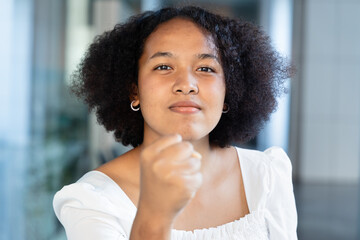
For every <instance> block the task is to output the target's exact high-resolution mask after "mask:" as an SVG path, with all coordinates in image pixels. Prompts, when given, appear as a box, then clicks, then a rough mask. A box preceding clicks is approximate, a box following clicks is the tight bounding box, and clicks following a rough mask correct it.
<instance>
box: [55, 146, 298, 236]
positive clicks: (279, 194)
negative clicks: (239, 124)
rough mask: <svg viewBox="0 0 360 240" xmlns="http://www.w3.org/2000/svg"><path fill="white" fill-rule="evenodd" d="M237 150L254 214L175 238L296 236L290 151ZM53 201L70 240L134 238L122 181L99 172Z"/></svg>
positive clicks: (65, 189)
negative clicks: (287, 153) (121, 185)
mask: <svg viewBox="0 0 360 240" xmlns="http://www.w3.org/2000/svg"><path fill="white" fill-rule="evenodd" d="M237 153H238V158H239V162H240V166H241V172H242V177H243V182H244V187H245V194H246V199H247V203H248V207H249V211H250V213H249V214H248V215H246V216H245V217H243V218H240V219H238V220H236V221H233V222H230V223H226V224H224V225H221V226H218V227H214V228H206V229H196V230H194V231H183V230H175V229H173V230H172V232H171V239H172V240H185V239H186V240H200V239H211V240H215V239H216V240H220V239H221V240H250V239H251V240H255V239H256V240H262V239H270V240H285V239H286V240H293V239H297V234H296V228H297V213H296V206H295V199H294V193H293V186H292V178H291V171H292V170H291V162H290V160H289V158H288V157H287V155H286V153H285V152H284V151H283V150H282V149H281V148H278V147H272V148H269V149H267V150H265V151H264V152H260V151H255V150H246V149H241V148H237ZM53 205H54V210H55V214H56V216H57V217H58V219H59V220H60V222H61V223H62V225H63V226H64V228H65V231H66V235H67V237H68V240H83V239H86V240H99V239H101V240H126V239H129V237H130V232H131V226H132V223H133V220H134V218H135V215H136V211H137V209H136V207H135V205H134V204H133V203H132V201H131V200H130V199H129V198H128V196H127V195H126V194H125V193H124V191H122V189H121V188H120V187H119V185H117V184H116V183H115V182H114V181H113V180H112V179H111V178H110V177H108V176H107V175H105V174H104V173H102V172H99V171H90V172H88V173H87V174H85V175H84V176H83V177H82V178H81V179H79V180H78V181H77V182H76V183H73V184H71V185H68V186H65V187H63V188H62V189H61V190H60V191H59V192H57V193H56V195H55V197H54V202H53ZM224 208H226V206H224Z"/></svg>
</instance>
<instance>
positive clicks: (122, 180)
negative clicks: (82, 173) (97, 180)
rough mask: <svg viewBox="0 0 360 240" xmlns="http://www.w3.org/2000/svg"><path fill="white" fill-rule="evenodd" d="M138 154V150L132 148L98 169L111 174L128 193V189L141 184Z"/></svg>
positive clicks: (108, 174)
mask: <svg viewBox="0 0 360 240" xmlns="http://www.w3.org/2000/svg"><path fill="white" fill-rule="evenodd" d="M138 156H139V155H138V150H137V149H132V150H130V151H128V152H126V153H124V154H123V155H121V156H119V157H117V158H115V159H113V160H111V161H110V162H108V163H105V164H104V165H101V166H100V167H98V168H97V169H96V170H97V171H100V172H102V173H104V174H106V175H107V176H109V177H110V178H111V179H112V180H113V181H114V182H115V183H117V184H118V185H119V186H120V187H121V188H122V189H123V190H124V191H125V193H126V190H127V189H133V188H138V186H139V180H140V165H139V160H138ZM131 191H133V190H131Z"/></svg>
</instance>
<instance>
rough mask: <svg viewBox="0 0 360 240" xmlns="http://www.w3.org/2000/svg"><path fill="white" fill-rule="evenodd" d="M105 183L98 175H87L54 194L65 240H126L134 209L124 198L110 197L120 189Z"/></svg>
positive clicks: (94, 173) (93, 173)
mask: <svg viewBox="0 0 360 240" xmlns="http://www.w3.org/2000/svg"><path fill="white" fill-rule="evenodd" d="M107 180H108V179H106V177H105V176H103V175H101V174H100V173H99V172H90V173H87V174H86V175H84V176H83V178H82V179H80V180H79V181H78V182H76V183H74V184H71V185H68V186H65V187H64V188H63V189H61V190H60V191H59V192H57V193H56V195H55V197H54V201H53V207H54V211H55V214H56V216H57V217H58V219H59V221H60V222H61V224H62V225H63V226H64V228H65V231H66V236H67V239H68V240H83V239H87V240H98V239H102V240H125V239H129V235H130V230H131V225H132V221H133V219H134V217H135V211H134V210H135V209H134V208H135V206H132V205H131V204H130V203H129V201H130V200H129V199H127V197H126V196H125V195H124V196H121V195H119V194H113V193H112V192H113V191H117V192H118V191H119V189H114V187H115V186H112V183H111V182H110V185H109V184H106V182H107ZM108 183H109V182H108ZM109 195H111V196H116V197H115V198H114V199H110V198H108V197H107V196H109Z"/></svg>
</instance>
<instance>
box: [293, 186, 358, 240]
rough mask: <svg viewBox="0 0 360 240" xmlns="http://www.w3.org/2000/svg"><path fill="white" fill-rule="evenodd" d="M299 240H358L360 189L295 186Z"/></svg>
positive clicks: (355, 187) (351, 187) (356, 187)
mask: <svg viewBox="0 0 360 240" xmlns="http://www.w3.org/2000/svg"><path fill="white" fill-rule="evenodd" d="M294 192H295V198H296V205H297V210H298V219H299V224H298V238H299V240H325V239H326V240H356V239H360V233H359V227H360V222H359V213H360V212H359V204H360V202H359V186H358V185H349V184H295V185H294Z"/></svg>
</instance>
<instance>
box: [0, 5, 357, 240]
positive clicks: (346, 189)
mask: <svg viewBox="0 0 360 240" xmlns="http://www.w3.org/2000/svg"><path fill="white" fill-rule="evenodd" d="M185 3H186V4H196V5H199V6H205V7H207V8H208V9H210V10H213V11H215V12H217V13H221V14H225V15H229V16H233V17H234V16H235V17H242V18H244V19H247V20H250V21H253V22H255V23H257V24H260V25H262V26H263V29H264V30H265V31H266V32H267V33H268V34H269V35H270V36H271V39H272V42H273V45H274V47H275V48H276V49H278V51H279V52H280V53H281V54H282V55H284V56H287V57H288V58H289V59H291V60H292V62H293V63H294V64H295V66H296V67H297V74H296V76H295V77H294V78H293V79H291V80H288V81H287V86H288V89H289V91H288V94H287V95H286V96H284V97H282V98H281V99H280V104H279V110H278V112H277V113H276V114H274V115H273V116H272V118H271V121H270V122H269V124H268V125H266V127H265V128H264V130H263V131H262V132H261V133H260V134H259V136H258V137H257V138H256V139H254V140H253V141H251V142H250V143H248V144H246V145H244V147H249V148H254V149H260V150H264V149H265V148H267V147H269V146H271V145H279V146H281V147H283V148H284V149H285V150H286V151H287V153H288V154H289V156H290V158H291V160H292V163H293V176H294V184H295V185H294V186H295V188H294V191H295V195H296V203H297V209H298V215H299V225H298V236H299V239H300V240H312V239H314V240H315V239H316V240H322V239H326V240H333V239H334V240H335V239H336V240H339V239H341V240H347V239H349V240H350V239H360V234H359V231H360V222H359V214H360V211H359V204H360V201H359V197H358V193H359V161H360V155H359V147H360V142H359V140H360V129H359V127H360V0H216V1H215V0H213V1H210V0H197V1H195V0H194V1H191V0H186V1H175V0H142V1H141V0H0V29H1V30H0V31H1V38H0V56H1V57H0V81H1V82H0V83H1V84H0V114H1V118H0V223H1V224H0V240H23V239H28V240H43V239H54V240H60V239H66V237H65V233H64V230H63V228H62V226H61V224H60V223H59V222H58V221H57V219H56V217H55V215H54V213H53V210H52V198H53V195H54V193H55V192H56V191H57V190H59V189H61V187H62V186H63V185H65V184H69V183H72V182H74V181H76V180H77V179H78V178H79V177H80V176H82V175H83V174H84V173H85V172H87V171H89V170H91V169H93V168H95V167H97V166H98V165H99V164H101V163H103V162H106V161H108V160H109V159H112V158H114V157H115V156H117V155H119V154H121V153H123V152H124V151H126V150H127V148H126V147H123V146H121V145H120V144H118V143H116V142H114V140H113V137H112V135H111V133H106V132H105V130H104V129H103V128H102V127H100V126H98V125H97V123H96V119H95V117H94V115H93V114H89V113H88V110H87V107H86V106H85V105H83V104H82V103H81V102H79V101H78V100H76V99H75V97H74V96H72V95H70V94H69V91H68V83H69V76H70V75H71V73H72V71H74V69H75V68H76V65H77V64H78V63H79V60H80V59H81V57H82V56H83V54H84V52H85V50H86V48H87V46H88V45H89V43H90V42H91V41H92V40H93V38H94V36H96V35H97V34H100V33H102V32H103V31H105V30H109V29H111V28H112V27H113V26H114V24H116V23H120V22H123V21H124V20H125V19H126V18H127V17H129V16H130V15H133V14H136V13H139V12H141V11H144V10H152V9H156V8H159V7H162V6H174V5H179V4H185Z"/></svg>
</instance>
